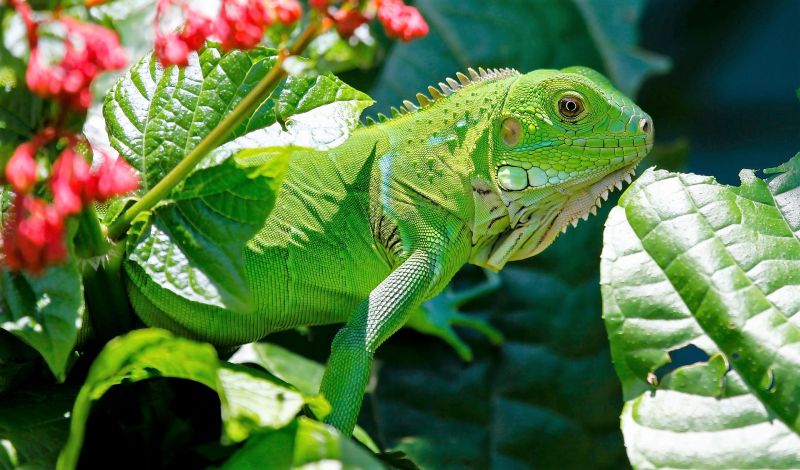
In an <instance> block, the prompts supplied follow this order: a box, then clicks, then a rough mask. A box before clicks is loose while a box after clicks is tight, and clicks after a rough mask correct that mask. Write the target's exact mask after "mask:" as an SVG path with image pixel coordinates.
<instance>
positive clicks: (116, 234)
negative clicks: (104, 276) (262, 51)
mask: <svg viewBox="0 0 800 470" xmlns="http://www.w3.org/2000/svg"><path fill="white" fill-rule="evenodd" d="M319 29H320V25H319V23H318V22H312V23H310V24H309V25H308V26H306V28H305V29H304V30H303V32H302V33H300V36H298V38H297V40H296V41H295V42H294V44H292V46H291V47H290V48H289V50H283V51H281V52H280V54H279V55H278V59H277V60H276V61H275V65H273V66H272V69H270V71H269V72H268V73H267V75H265V76H264V78H262V79H261V81H259V82H258V84H256V86H255V87H254V88H253V89H252V90H250V93H248V94H247V96H245V97H244V99H242V101H241V102H240V103H239V104H237V105H236V107H235V108H233V110H232V111H231V113H230V114H228V115H227V116H225V118H224V119H223V120H222V121H220V123H219V124H217V125H216V127H214V129H212V130H211V132H209V133H208V135H206V136H205V138H203V140H202V141H200V143H199V144H197V146H196V147H195V148H193V149H192V151H191V152H189V154H188V155H186V156H185V157H183V159H182V160H181V161H180V162H179V163H178V164H177V165H176V166H175V167H174V168H173V169H172V170H171V171H170V172H169V173H167V174H166V175H165V176H164V177H163V178H162V179H161V181H159V182H158V183H157V184H156V185H155V186H153V187H152V188H150V190H149V191H147V193H145V195H144V196H142V198H141V199H140V200H139V201H137V202H136V203H135V204H134V205H132V206H131V207H129V208H128V209H127V210H126V211H125V212H123V213H122V214H121V215H120V216H119V217H118V218H117V219H116V220H114V222H113V223H112V224H111V225H110V226H109V227H108V235H109V237H110V238H111V239H112V240H118V239H119V238H121V237H122V236H123V235H124V233H125V232H126V231H127V230H128V227H130V225H131V222H133V219H135V218H136V216H137V215H139V214H140V213H142V212H144V211H147V210H150V209H152V208H153V207H154V206H155V205H156V204H158V203H159V202H160V201H161V200H162V199H164V198H165V197H167V195H168V194H169V193H170V192H171V191H172V188H174V187H175V186H176V185H177V184H178V183H180V182H181V181H183V180H184V179H185V178H186V177H187V176H189V173H191V172H192V170H193V169H194V167H195V166H197V164H198V163H200V161H201V160H203V158H204V157H205V156H206V155H208V153H209V152H211V151H212V150H214V149H215V148H217V147H218V146H219V145H220V144H221V143H223V142H224V140H225V138H226V137H227V136H228V134H229V133H230V131H231V129H233V128H235V127H236V126H237V125H238V124H239V123H240V122H242V120H244V118H246V117H248V116H250V115H251V114H253V112H254V111H255V110H256V108H257V107H258V106H259V105H260V104H261V103H262V102H263V101H264V99H266V98H267V97H268V96H269V95H270V94H271V93H272V91H273V90H275V87H277V86H278V84H279V83H280V82H281V80H283V79H284V78H286V71H285V70H284V69H283V63H284V62H285V61H286V59H287V58H288V57H291V56H294V55H299V54H300V53H301V52H303V51H304V50H305V48H306V47H308V44H309V43H310V42H311V40H312V39H314V37H316V35H317V34H318V33H319Z"/></svg>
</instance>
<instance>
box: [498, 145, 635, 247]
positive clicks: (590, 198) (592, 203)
mask: <svg viewBox="0 0 800 470" xmlns="http://www.w3.org/2000/svg"><path fill="white" fill-rule="evenodd" d="M639 161H641V160H637V161H636V162H634V163H631V164H629V165H626V166H624V167H622V168H619V169H618V170H615V171H613V172H611V173H609V174H607V175H605V176H603V177H602V178H600V179H598V180H597V181H595V182H594V183H591V184H590V185H588V186H585V187H583V188H582V189H580V190H576V191H575V192H574V193H571V194H570V195H569V197H568V198H567V199H566V201H565V202H564V203H563V205H562V206H561V207H560V208H557V207H554V208H553V210H552V212H551V213H550V215H549V217H548V218H549V219H550V223H549V224H548V225H547V228H546V229H545V230H544V231H543V232H542V231H540V230H536V231H535V232H534V233H531V236H530V238H529V239H528V240H524V241H523V240H520V241H521V242H522V243H520V244H519V246H518V247H517V249H516V250H515V253H514V254H513V255H512V256H511V257H510V258H509V260H519V259H525V258H529V257H531V256H534V255H537V254H539V253H540V252H542V251H543V250H544V249H545V248H547V247H548V246H550V244H552V243H553V241H554V240H555V239H556V237H557V236H558V235H559V233H564V232H566V231H567V229H568V228H569V226H570V225H572V226H573V227H576V226H577V225H578V222H579V221H580V220H587V219H588V218H589V215H596V214H597V209H598V208H599V207H600V206H601V205H602V204H603V202H605V201H606V200H608V195H609V193H611V192H613V191H614V190H616V189H619V190H621V189H622V183H623V182H626V183H630V182H631V181H632V180H633V174H634V173H635V171H636V166H637V165H638V164H639ZM565 191H569V189H568V188H567V189H565ZM536 232H538V233H540V234H541V235H540V236H539V237H537V236H536ZM537 238H538V240H536V239H537ZM531 242H533V243H531Z"/></svg>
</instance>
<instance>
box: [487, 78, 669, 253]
mask: <svg viewBox="0 0 800 470" xmlns="http://www.w3.org/2000/svg"><path fill="white" fill-rule="evenodd" d="M492 136H493V137H492V138H493V140H494V142H493V145H492V146H491V147H492V149H493V151H492V152H491V156H490V159H491V160H490V162H489V178H490V179H491V181H492V183H493V184H492V185H493V186H494V188H492V189H494V190H495V192H496V194H499V196H500V199H501V200H502V201H503V203H504V205H505V206H506V208H507V210H508V217H509V219H510V224H509V226H508V227H507V228H506V230H505V231H504V232H503V233H501V234H498V236H497V238H495V240H494V242H493V243H492V245H491V248H488V247H487V248H486V249H487V250H489V252H485V253H483V255H482V258H483V259H482V261H483V262H482V263H480V264H484V265H486V266H488V267H493V268H495V269H499V268H500V267H502V266H503V265H504V264H505V262H506V261H509V260H517V259H523V258H527V257H530V256H533V255H535V254H537V253H539V252H540V251H542V250H543V249H545V248H546V247H547V246H549V245H550V244H551V243H552V242H553V240H554V239H555V238H556V236H557V235H558V234H559V233H561V232H562V231H565V230H566V228H567V227H568V226H569V225H570V224H572V225H575V224H577V222H578V220H579V219H581V218H583V219H585V218H586V217H588V215H589V214H590V213H594V212H595V211H596V209H597V207H598V206H599V205H600V204H601V203H602V201H604V200H605V199H606V198H607V197H608V192H609V191H610V190H613V189H614V188H615V187H616V188H621V187H622V186H621V183H622V181H623V180H624V181H630V175H631V174H632V173H633V171H634V168H635V167H636V165H637V164H638V163H639V162H640V161H641V160H642V158H644V156H645V155H647V153H648V152H649V151H650V149H651V148H652V145H653V121H652V119H651V118H650V116H648V115H647V113H645V112H644V111H642V110H641V109H640V108H639V107H638V106H636V104H634V103H633V102H632V101H631V100H630V99H629V98H627V97H626V96H625V95H623V94H622V93H621V92H619V91H618V90H616V89H615V88H614V87H613V85H612V84H611V82H610V81H609V80H608V79H607V78H605V77H604V76H602V75H601V74H599V73H597V72H595V71H594V70H591V69H588V68H584V67H571V68H567V69H563V70H538V71H535V72H531V73H528V74H525V75H520V76H519V77H518V78H517V80H515V81H514V83H513V84H512V85H511V87H510V89H509V91H508V94H507V97H506V100H505V103H504V104H503V107H502V109H501V111H500V114H499V115H498V117H497V119H496V121H495V124H494V129H493V134H492Z"/></svg>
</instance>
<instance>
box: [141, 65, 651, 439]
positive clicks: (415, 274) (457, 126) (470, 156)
mask: <svg viewBox="0 0 800 470" xmlns="http://www.w3.org/2000/svg"><path fill="white" fill-rule="evenodd" d="M479 75H480V76H479ZM459 79H460V81H461V82H462V83H461V84H457V83H456V82H455V81H452V80H451V81H449V82H448V83H449V85H443V89H442V90H443V91H442V92H441V93H440V92H438V91H435V90H433V89H431V90H433V91H431V94H432V95H433V98H434V99H431V100H429V99H427V98H425V97H421V98H420V102H421V103H422V104H424V106H423V107H422V109H419V110H413V111H411V112H405V113H404V114H402V115H400V116H397V117H394V118H392V119H389V120H386V122H383V123H381V124H377V125H371V126H365V127H362V128H359V129H357V130H356V131H354V132H353V134H352V135H351V136H350V138H349V139H348V140H347V141H346V142H345V143H344V144H342V145H341V146H339V147H337V148H334V149H332V150H330V151H328V152H317V151H311V150H308V151H305V150H299V151H297V152H296V153H295V154H294V155H293V156H292V160H291V163H290V166H289V170H288V173H287V175H286V178H285V180H284V183H283V185H282V187H281V194H280V197H279V199H278V202H277V205H276V208H275V210H274V211H273V213H272V214H271V215H270V216H269V218H268V220H267V221H266V224H265V226H264V228H263V229H262V230H261V231H260V233H259V234H258V235H257V236H256V237H255V238H254V239H253V240H252V241H251V242H250V243H249V245H248V249H247V250H246V252H245V259H246V269H247V274H248V279H249V284H250V285H249V287H250V290H251V292H252V293H253V295H254V297H255V301H256V308H255V310H254V311H251V312H231V311H225V310H222V309H219V308H215V307H210V306H207V305H199V304H195V303H191V302H189V301H187V300H185V299H183V298H181V297H178V296H177V295H175V294H173V293H171V292H170V291H168V290H166V289H162V288H160V287H159V286H157V285H155V284H153V283H152V281H150V280H149V278H148V277H147V276H146V275H144V274H143V272H141V271H140V270H139V269H140V268H137V266H136V265H135V264H134V263H128V264H127V266H126V272H127V273H128V277H129V279H130V281H131V283H132V285H131V289H130V292H131V298H132V303H133V305H134V308H135V310H136V311H137V313H138V314H139V316H140V317H141V318H142V319H143V320H144V321H145V322H146V323H148V324H150V325H153V326H160V327H165V328H169V329H171V330H174V331H177V332H180V333H183V334H185V335H187V336H190V337H195V338H199V339H202V340H206V341H210V342H212V343H215V344H218V345H236V344H242V343H246V342H249V341H253V340H257V339H259V338H261V337H263V336H265V335H267V334H268V333H271V332H275V331H279V330H285V329H289V328H294V327H298V326H306V325H318V324H326V323H338V322H343V323H346V324H345V326H344V327H343V328H342V329H341V331H340V332H339V333H338V334H337V336H336V338H335V340H334V342H333V345H332V354H331V358H330V361H329V364H328V367H327V369H326V373H325V377H324V379H323V383H322V392H323V393H324V394H325V396H326V398H327V399H328V400H329V401H330V402H331V404H332V405H333V412H332V413H331V415H330V416H329V417H328V418H327V420H328V421H329V422H330V423H332V424H334V425H336V426H337V427H339V428H340V429H341V430H343V431H344V432H351V431H352V429H353V426H354V425H355V420H356V417H357V415H358V411H359V407H360V403H361V399H362V395H363V392H364V387H365V385H366V382H367V379H368V377H369V373H370V368H371V364H372V356H373V354H374V352H375V350H376V349H377V347H378V346H379V345H380V344H381V343H383V341H385V340H386V339H387V338H389V336H391V335H392V334H393V333H394V332H395V331H397V330H398V329H399V328H401V327H402V326H403V325H404V324H405V323H406V322H407V320H408V318H409V315H410V314H411V313H412V312H413V311H415V310H416V309H418V307H419V305H420V304H421V303H422V302H424V301H426V300H428V299H431V298H432V297H434V296H435V295H436V294H438V293H439V292H440V291H441V290H442V289H443V288H444V287H445V286H446V285H447V283H448V282H449V281H450V279H451V278H452V277H453V275H454V274H455V273H456V271H458V269H459V268H461V267H462V266H463V265H464V264H465V263H468V262H471V263H474V264H478V265H480V266H484V267H488V268H490V269H493V270H499V269H500V268H502V267H503V265H505V263H506V262H507V261H509V260H514V259H522V258H526V257H529V256H532V255H534V254H536V253H538V252H539V251H541V250H542V249H544V248H545V247H546V246H547V245H549V244H550V243H551V242H552V241H553V239H554V238H555V236H556V235H557V234H558V233H559V232H560V231H561V230H562V228H565V227H566V225H567V224H568V223H570V222H573V221H575V220H577V218H579V217H581V216H585V215H586V214H588V212H589V211H590V209H593V208H594V207H595V206H596V205H598V204H599V201H600V200H601V198H605V195H606V194H607V192H608V190H609V189H611V188H612V187H613V186H614V185H615V184H619V181H620V180H622V179H623V178H624V177H627V175H629V174H630V173H631V172H632V171H633V168H634V166H635V165H636V163H638V162H639V160H640V159H641V158H642V157H644V155H645V154H646V153H647V151H648V150H649V149H650V146H651V145H652V124H651V122H650V118H649V117H648V116H647V115H646V114H644V113H643V112H642V111H641V110H640V109H639V108H638V107H637V106H636V105H635V104H633V103H632V102H631V101H630V100H628V99H627V98H625V97H624V96H623V95H621V94H620V93H619V92H618V91H616V90H614V89H613V88H612V87H611V85H610V83H609V82H608V81H607V80H606V79H604V78H603V77H602V76H600V75H599V74H597V73H596V72H593V71H591V70H588V69H578V68H576V69H567V70H565V71H554V70H543V71H536V72H532V73H529V74H526V75H520V74H517V73H516V72H514V71H511V70H502V71H492V72H487V73H481V74H478V73H475V72H474V71H471V78H468V77H466V76H464V75H461V74H459ZM451 92H452V93H451ZM440 95H449V96H440ZM406 107H407V108H408V109H412V108H413V105H411V104H410V103H408V104H407V105H406ZM604 139H605V140H604Z"/></svg>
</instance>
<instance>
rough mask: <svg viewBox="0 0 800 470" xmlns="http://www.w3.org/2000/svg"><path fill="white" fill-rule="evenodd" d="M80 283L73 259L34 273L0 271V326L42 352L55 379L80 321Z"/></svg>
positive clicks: (61, 371)
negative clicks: (40, 272) (38, 273)
mask: <svg viewBox="0 0 800 470" xmlns="http://www.w3.org/2000/svg"><path fill="white" fill-rule="evenodd" d="M83 312H84V304H83V285H82V284H81V276H80V272H79V271H78V267H77V265H76V264H75V263H74V262H69V263H66V264H61V265H57V266H51V267H49V268H48V269H47V270H45V271H44V272H43V273H42V274H40V275H37V276H34V275H30V274H25V273H12V272H10V271H8V270H7V269H3V270H2V271H1V272H0V327H2V328H3V329H4V330H6V331H8V332H10V333H12V334H14V335H15V336H17V337H18V338H20V339H21V340H23V341H25V342H26V343H28V344H29V345H30V346H32V347H33V348H34V349H36V350H37V351H38V352H39V354H41V355H42V357H43V358H44V360H45V361H46V362H47V365H48V366H49V367H50V370H51V371H52V372H53V374H54V375H55V376H56V378H58V379H59V380H64V377H65V376H66V370H67V363H68V361H69V358H70V355H71V353H72V348H73V346H75V341H76V340H77V338H78V332H79V331H80V328H81V324H82V322H83Z"/></svg>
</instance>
